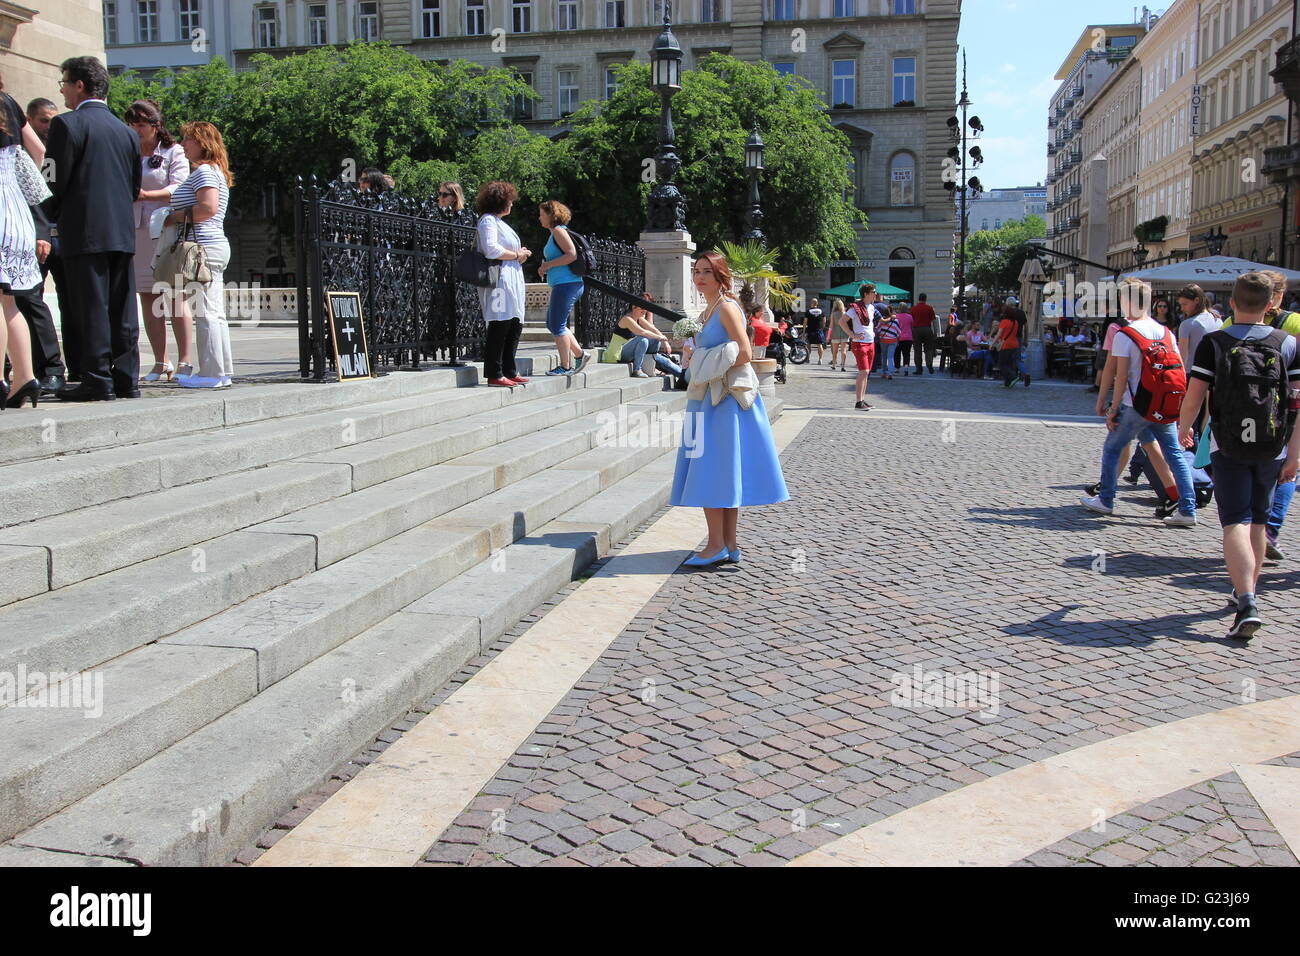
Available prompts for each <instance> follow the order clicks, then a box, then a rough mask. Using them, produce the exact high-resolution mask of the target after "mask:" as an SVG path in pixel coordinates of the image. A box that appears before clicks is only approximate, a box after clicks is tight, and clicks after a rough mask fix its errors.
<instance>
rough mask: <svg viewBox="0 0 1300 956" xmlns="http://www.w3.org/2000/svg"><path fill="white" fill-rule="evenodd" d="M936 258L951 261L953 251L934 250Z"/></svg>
mask: <svg viewBox="0 0 1300 956" xmlns="http://www.w3.org/2000/svg"><path fill="white" fill-rule="evenodd" d="M934 257H935V258H936V259H951V258H952V250H951V249H936V250H934Z"/></svg>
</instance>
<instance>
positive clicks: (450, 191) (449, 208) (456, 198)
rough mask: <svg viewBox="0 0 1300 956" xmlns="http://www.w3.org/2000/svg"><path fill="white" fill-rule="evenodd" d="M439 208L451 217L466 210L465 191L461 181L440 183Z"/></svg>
mask: <svg viewBox="0 0 1300 956" xmlns="http://www.w3.org/2000/svg"><path fill="white" fill-rule="evenodd" d="M438 208H439V209H440V210H441V211H442V213H443V214H444V215H446V216H449V217H451V218H455V217H456V215H457V214H459V213H461V212H463V211H464V210H465V193H464V191H463V190H462V189H461V188H460V183H438Z"/></svg>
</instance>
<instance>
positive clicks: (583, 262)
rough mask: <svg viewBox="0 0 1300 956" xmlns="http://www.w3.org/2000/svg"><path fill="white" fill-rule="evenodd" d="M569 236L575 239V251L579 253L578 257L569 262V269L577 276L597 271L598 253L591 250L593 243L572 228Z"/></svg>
mask: <svg viewBox="0 0 1300 956" xmlns="http://www.w3.org/2000/svg"><path fill="white" fill-rule="evenodd" d="M569 238H570V239H572V240H573V251H574V252H575V253H576V254H577V258H576V259H574V260H573V261H572V262H570V263H569V269H570V270H571V271H572V272H573V274H574V275H575V276H585V275H590V274H591V273H593V272H595V271H596V254H595V253H594V252H592V251H591V243H589V242H588V241H587V240H586V239H584V238H583V237H582V236H581V235H580V234H579V233H576V232H574V231H573V230H572V229H570V230H569Z"/></svg>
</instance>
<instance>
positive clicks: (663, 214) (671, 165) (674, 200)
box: [645, 0, 686, 232]
mask: <svg viewBox="0 0 1300 956" xmlns="http://www.w3.org/2000/svg"><path fill="white" fill-rule="evenodd" d="M672 9H673V5H672V0H666V2H665V3H664V29H663V32H662V33H660V34H659V38H658V39H657V40H655V45H654V46H653V47H651V48H650V85H651V87H653V89H654V91H655V92H656V93H658V94H659V97H660V99H661V100H662V101H663V107H662V112H661V113H660V118H659V151H658V152H657V153H656V154H655V163H654V169H655V184H654V186H653V187H651V189H650V202H649V209H648V215H647V218H646V227H645V231H646V232H685V231H686V197H685V196H683V195H682V194H681V192H680V190H678V188H677V187H676V186H675V185H674V184H673V177H674V176H676V175H677V168H678V167H679V166H680V165H681V160H680V159H678V158H677V153H676V151H675V147H674V145H673V137H674V133H673V111H672V98H673V95H674V94H675V93H676V92H677V91H678V90H680V89H681V88H682V45H681V44H680V43H678V42H677V37H675V36H673V28H672Z"/></svg>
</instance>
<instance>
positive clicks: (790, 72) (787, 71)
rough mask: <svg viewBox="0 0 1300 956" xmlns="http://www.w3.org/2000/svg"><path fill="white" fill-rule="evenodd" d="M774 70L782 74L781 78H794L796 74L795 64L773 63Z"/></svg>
mask: <svg viewBox="0 0 1300 956" xmlns="http://www.w3.org/2000/svg"><path fill="white" fill-rule="evenodd" d="M772 69H774V70H776V72H777V73H778V74H780V75H781V76H794V75H795V73H794V64H793V63H773V64H772Z"/></svg>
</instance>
